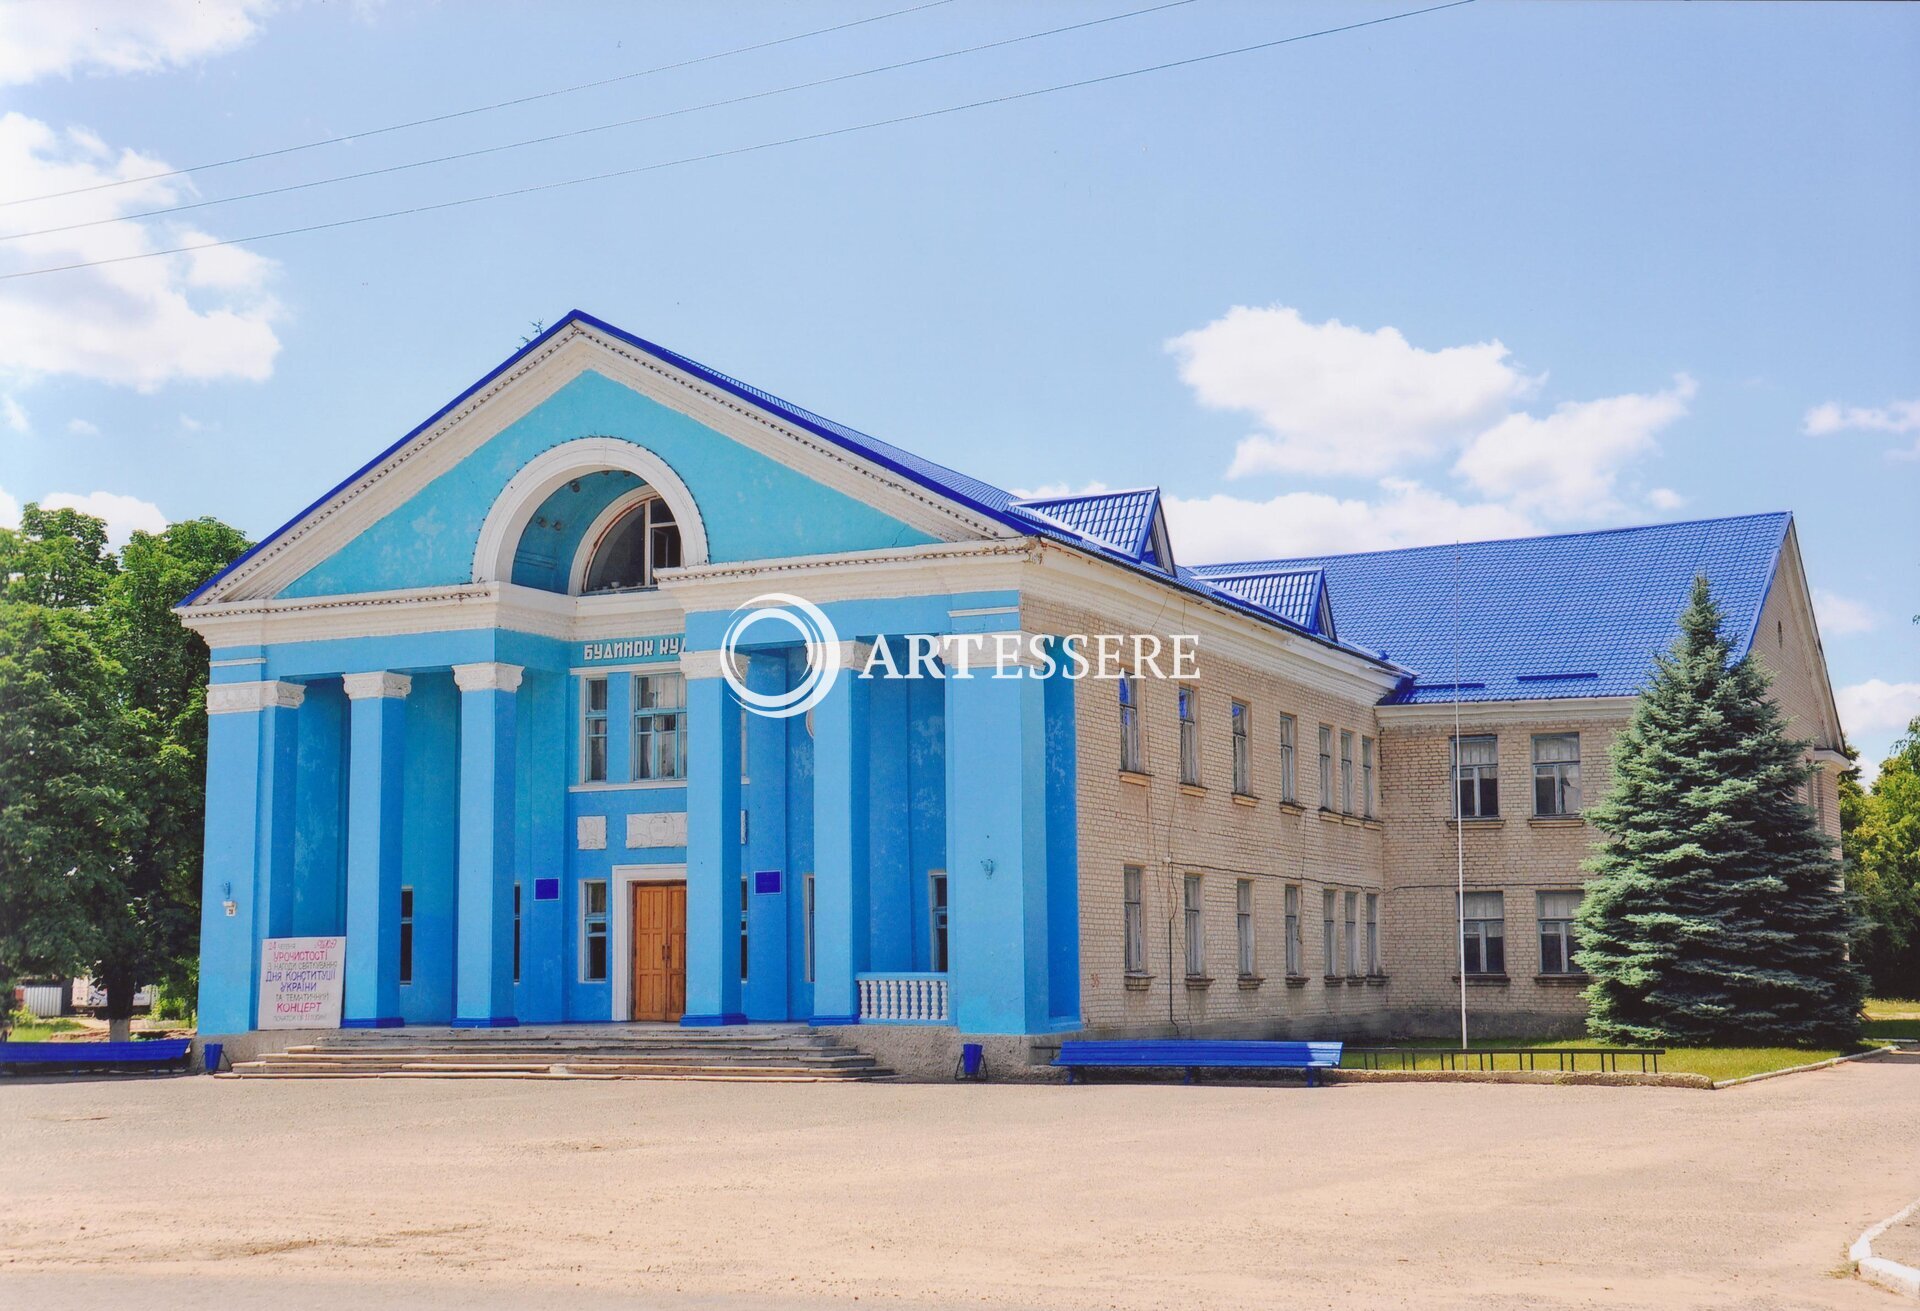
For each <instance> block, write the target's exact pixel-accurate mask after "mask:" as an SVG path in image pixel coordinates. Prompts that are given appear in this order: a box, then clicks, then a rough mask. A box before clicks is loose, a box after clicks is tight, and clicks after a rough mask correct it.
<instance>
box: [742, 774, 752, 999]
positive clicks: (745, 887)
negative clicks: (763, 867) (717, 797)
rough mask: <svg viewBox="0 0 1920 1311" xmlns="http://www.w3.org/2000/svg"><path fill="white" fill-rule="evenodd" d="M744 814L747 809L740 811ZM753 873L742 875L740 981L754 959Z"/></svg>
mask: <svg viewBox="0 0 1920 1311" xmlns="http://www.w3.org/2000/svg"><path fill="white" fill-rule="evenodd" d="M740 813H741V814H742V815H743V816H744V815H745V814H746V812H745V811H741V812H740ZM752 879H753V875H751V874H742V875H741V876H740V982H742V983H745V982H746V981H747V962H748V961H749V960H751V959H752V956H751V954H750V953H749V952H748V950H747V919H748V916H749V914H750V912H751V910H752V906H753V889H752V887H751V886H750V884H751V882H752Z"/></svg>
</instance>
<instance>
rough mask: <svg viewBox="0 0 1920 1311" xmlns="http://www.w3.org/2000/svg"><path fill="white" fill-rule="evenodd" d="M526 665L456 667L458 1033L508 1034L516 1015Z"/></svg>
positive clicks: (455, 993)
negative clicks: (520, 734)
mask: <svg viewBox="0 0 1920 1311" xmlns="http://www.w3.org/2000/svg"><path fill="white" fill-rule="evenodd" d="M520 675H521V667H520V666H519V665H507V664H498V663H494V662H488V663H484V664H471V665H455V666H454V667H453V678H454V682H455V683H456V684H457V685H458V686H459V688H460V856H459V906H458V909H457V912H456V918H455V929H454V953H455V970H454V1006H453V1023H454V1027H455V1028H504V1027H508V1026H511V1025H514V1024H517V1023H519V1021H518V1020H517V1019H516V1018H515V1017H514V1013H513V847H514V826H515V818H516V813H517V812H516V809H515V804H514V784H515V782H516V781H517V778H518V773H519V771H518V769H517V767H516V764H515V742H516V737H515V727H516V724H517V721H518V718H519V709H518V706H517V705H516V701H517V697H516V695H515V694H516V692H517V691H518V689H519V686H520Z"/></svg>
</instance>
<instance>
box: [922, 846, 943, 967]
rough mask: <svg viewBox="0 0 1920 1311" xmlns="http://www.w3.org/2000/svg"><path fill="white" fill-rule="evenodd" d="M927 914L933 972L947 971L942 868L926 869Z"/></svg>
mask: <svg viewBox="0 0 1920 1311" xmlns="http://www.w3.org/2000/svg"><path fill="white" fill-rule="evenodd" d="M927 915H928V926H927V927H928V936H927V941H928V945H929V947H930V948H931V955H932V958H933V972H934V973H935V974H945V973H946V972H947V872H946V871H945V870H943V869H931V870H928V871H927Z"/></svg>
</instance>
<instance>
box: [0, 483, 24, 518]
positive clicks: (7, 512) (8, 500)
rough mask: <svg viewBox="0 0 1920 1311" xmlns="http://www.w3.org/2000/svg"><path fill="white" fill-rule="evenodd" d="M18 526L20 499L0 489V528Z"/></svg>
mask: <svg viewBox="0 0 1920 1311" xmlns="http://www.w3.org/2000/svg"><path fill="white" fill-rule="evenodd" d="M19 526H20V498H19V497H17V496H14V495H12V494H11V493H9V492H8V491H7V489H6V488H4V487H0V528H18V527H19Z"/></svg>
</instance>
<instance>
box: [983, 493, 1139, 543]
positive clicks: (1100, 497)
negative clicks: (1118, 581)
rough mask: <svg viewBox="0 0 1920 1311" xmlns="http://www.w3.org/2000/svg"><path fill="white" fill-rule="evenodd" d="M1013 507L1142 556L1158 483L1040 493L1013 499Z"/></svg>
mask: <svg viewBox="0 0 1920 1311" xmlns="http://www.w3.org/2000/svg"><path fill="white" fill-rule="evenodd" d="M1013 505H1014V508H1015V509H1016V510H1019V511H1021V512H1022V513H1024V514H1029V515H1032V516H1033V517H1035V518H1036V519H1039V520H1041V521H1043V522H1045V523H1049V524H1051V525H1053V526H1055V527H1064V528H1066V529H1068V530H1069V531H1071V532H1074V533H1077V534H1079V535H1080V536H1082V537H1091V538H1093V540H1095V541H1096V542H1099V543H1101V544H1102V545H1105V546H1110V547H1112V548H1113V549H1114V550H1116V551H1118V552H1120V553H1121V554H1122V555H1126V556H1131V557H1132V558H1133V559H1135V560H1140V559H1143V558H1144V556H1145V553H1146V550H1147V545H1148V541H1149V539H1150V537H1151V535H1152V533H1153V516H1154V514H1155V512H1156V511H1157V510H1158V509H1159V508H1160V489H1159V488H1158V487H1137V488H1134V489H1133V490H1131V491H1125V492H1091V493H1088V494H1086V495H1083V496H1041V497H1033V498H1030V499H1028V500H1024V501H1015V502H1014V503H1013Z"/></svg>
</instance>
